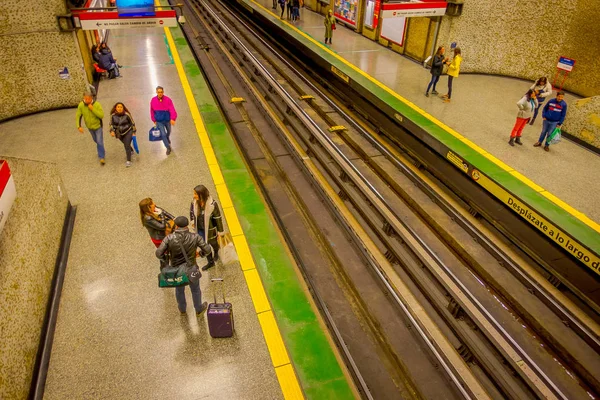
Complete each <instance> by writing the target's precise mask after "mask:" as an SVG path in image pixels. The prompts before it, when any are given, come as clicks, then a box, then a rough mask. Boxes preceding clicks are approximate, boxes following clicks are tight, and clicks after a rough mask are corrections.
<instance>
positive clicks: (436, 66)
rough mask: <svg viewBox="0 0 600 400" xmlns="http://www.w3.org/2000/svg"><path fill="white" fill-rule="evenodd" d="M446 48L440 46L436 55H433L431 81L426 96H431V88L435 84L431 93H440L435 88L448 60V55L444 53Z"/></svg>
mask: <svg viewBox="0 0 600 400" xmlns="http://www.w3.org/2000/svg"><path fill="white" fill-rule="evenodd" d="M445 52H446V49H445V48H444V46H440V47H438V49H437V51H436V52H435V56H433V61H432V62H431V80H430V81H429V85H428V86H427V91H425V96H427V97H429V89H431V86H432V85H433V91H432V92H431V94H438V92H437V90H435V86H436V85H437V83H438V81H439V80H440V76H441V75H442V70H443V69H444V63H445V62H446V61H448V57H446V58H444V53H445Z"/></svg>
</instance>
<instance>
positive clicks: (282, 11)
mask: <svg viewBox="0 0 600 400" xmlns="http://www.w3.org/2000/svg"><path fill="white" fill-rule="evenodd" d="M278 1H279V7H281V16H280V18H281V19H283V13H284V12H285V2H286V0H278Z"/></svg>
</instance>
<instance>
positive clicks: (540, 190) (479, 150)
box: [239, 0, 600, 232]
mask: <svg viewBox="0 0 600 400" xmlns="http://www.w3.org/2000/svg"><path fill="white" fill-rule="evenodd" d="M239 1H244V0H239ZM248 1H251V2H252V3H254V4H255V5H256V6H258V7H260V8H261V9H262V10H263V11H264V12H266V13H267V14H270V15H272V16H273V17H275V18H277V19H279V16H278V15H276V14H275V13H273V12H271V11H270V10H268V9H267V8H265V7H263V5H262V4H260V3H257V2H256V1H254V0H248ZM281 22H282V23H285V24H286V25H288V27H290V28H292V29H293V30H295V31H296V32H297V33H299V34H300V35H302V36H304V37H305V38H306V39H308V40H309V41H311V42H312V43H313V44H315V45H317V46H319V47H320V48H321V49H323V50H325V51H327V52H328V53H329V54H331V55H332V56H334V57H335V58H337V59H338V60H339V61H341V62H343V63H344V64H345V65H347V66H348V67H350V68H351V69H353V70H354V71H355V72H357V73H359V74H360V75H362V76H364V77H365V78H367V79H368V80H370V81H371V82H373V83H374V84H375V85H377V86H379V87H380V88H381V89H383V90H385V91H386V92H388V93H389V94H390V95H392V96H394V97H395V98H397V99H398V100H400V101H402V102H403V103H405V104H406V105H407V106H409V107H410V108H412V109H413V110H415V111H416V112H418V113H419V114H421V115H422V116H424V117H426V118H428V119H429V120H430V121H431V122H433V123H434V124H436V125H437V126H439V127H440V128H442V129H444V130H445V131H446V132H448V133H450V134H451V135H452V136H454V137H455V138H457V139H458V140H460V141H461V142H463V143H464V144H466V145H467V146H469V147H470V148H471V149H473V150H475V151H476V152H477V153H479V154H481V155H483V156H484V157H486V158H487V159H488V160H490V161H492V162H493V163H495V164H497V165H498V166H499V167H500V168H502V169H503V170H505V171H506V172H509V173H512V172H513V171H514V172H516V173H512V175H513V176H514V177H515V178H517V179H518V180H520V181H521V182H523V183H524V184H525V185H527V186H529V187H530V188H532V189H533V190H535V191H536V192H538V193H539V194H541V195H542V196H544V197H546V198H547V199H548V200H550V201H552V202H553V203H554V204H556V205H557V206H558V207H560V208H562V209H563V210H565V211H566V212H568V213H569V214H571V215H573V216H574V217H575V218H577V219H579V220H580V221H581V222H583V223H584V224H586V225H587V226H589V227H590V228H592V229H594V230H595V231H597V232H600V224H598V223H597V222H595V221H593V220H591V219H590V218H589V217H588V216H587V215H585V214H584V213H582V212H581V211H579V210H577V209H575V208H573V207H572V206H570V205H569V204H567V203H565V202H564V201H562V200H560V199H559V198H558V197H556V196H554V195H553V194H552V193H550V192H548V191H547V190H545V189H544V188H542V187H541V186H539V185H537V184H536V183H535V182H533V181H532V180H530V179H527V177H525V175H523V174H521V173H519V172H518V171H517V170H515V169H514V168H512V167H511V166H509V165H507V164H505V163H503V162H502V161H500V160H498V159H497V158H496V157H495V156H494V155H493V154H491V153H489V152H487V151H485V150H484V149H482V148H481V147H479V146H477V145H476V144H475V143H473V142H471V141H470V140H469V139H467V138H465V137H464V136H463V135H461V134H460V133H458V132H456V131H455V130H454V129H452V128H450V127H449V126H448V125H446V124H444V123H443V122H441V121H439V120H438V119H437V118H435V117H434V116H433V115H431V114H429V113H428V112H426V111H425V110H423V109H421V108H420V107H418V106H417V105H416V104H414V103H413V102H411V101H409V100H407V99H405V98H404V97H402V96H400V95H399V94H398V93H396V92H395V91H394V90H392V89H390V88H389V87H387V86H386V85H384V84H383V83H381V82H379V81H378V80H377V79H375V78H374V77H372V76H371V75H369V74H367V73H366V72H364V71H363V70H361V69H360V68H358V67H357V66H356V65H354V64H352V63H350V62H349V61H348V60H346V59H344V58H343V57H341V56H340V55H338V54H337V53H335V52H333V51H332V50H331V49H329V48H328V47H326V46H324V45H322V44H321V43H320V42H319V41H317V40H315V39H314V38H312V37H311V36H309V35H308V34H306V33H304V32H303V31H301V30H300V29H298V28H296V27H295V26H294V25H292V24H290V23H288V22H286V21H284V20H282V21H281Z"/></svg>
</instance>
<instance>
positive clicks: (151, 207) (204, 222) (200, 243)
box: [139, 185, 225, 315]
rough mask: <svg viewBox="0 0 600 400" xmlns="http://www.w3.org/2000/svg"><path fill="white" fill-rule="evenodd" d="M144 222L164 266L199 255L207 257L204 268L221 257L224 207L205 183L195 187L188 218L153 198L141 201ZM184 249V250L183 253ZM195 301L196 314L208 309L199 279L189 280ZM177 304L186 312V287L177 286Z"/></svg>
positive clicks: (180, 310) (177, 263) (194, 259)
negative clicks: (176, 214)
mask: <svg viewBox="0 0 600 400" xmlns="http://www.w3.org/2000/svg"><path fill="white" fill-rule="evenodd" d="M139 206H140V219H141V223H142V225H143V226H144V227H145V228H146V229H147V230H148V233H149V234H150V240H151V241H152V243H153V244H154V245H155V246H156V253H155V254H156V257H157V258H158V259H159V260H160V262H161V268H162V267H164V266H166V265H168V264H169V263H170V264H171V266H177V265H181V264H183V263H185V262H186V255H187V258H188V259H189V260H193V262H194V263H195V262H196V257H197V256H200V257H206V259H207V264H206V265H204V266H203V267H202V271H206V270H208V269H209V268H212V267H214V266H215V263H216V261H217V260H218V259H219V241H218V240H217V239H218V237H219V236H222V235H224V234H225V232H224V230H223V220H222V217H221V210H220V208H219V204H218V203H217V201H216V200H214V199H213V198H212V196H211V195H210V193H209V191H208V189H207V188H206V186H204V185H198V186H196V187H195V188H194V190H193V199H192V202H191V204H190V211H189V215H190V217H189V219H188V218H187V217H185V216H178V217H174V216H173V215H172V214H170V213H168V212H167V211H165V210H162V209H160V208H158V207H157V206H156V204H155V203H154V201H153V200H152V199H151V198H149V197H148V198H145V199H143V200H142V201H140V203H139ZM184 252H185V253H184ZM189 288H190V291H191V292H192V300H193V302H194V309H195V310H196V314H197V315H201V314H203V313H204V311H206V308H207V303H206V302H202V292H201V290H200V282H199V281H198V282H196V283H190V285H189ZM175 297H176V299H177V306H178V308H179V312H180V313H181V314H182V315H185V314H186V312H187V311H186V310H187V303H186V300H185V287H183V286H181V287H176V288H175Z"/></svg>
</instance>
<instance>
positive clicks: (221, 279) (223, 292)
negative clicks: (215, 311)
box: [210, 278, 225, 304]
mask: <svg viewBox="0 0 600 400" xmlns="http://www.w3.org/2000/svg"><path fill="white" fill-rule="evenodd" d="M210 281H211V282H221V294H222V295H223V303H225V288H224V287H223V278H212V279H211V280H210ZM214 294H215V304H216V303H217V291H216V290H215V292H214Z"/></svg>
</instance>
